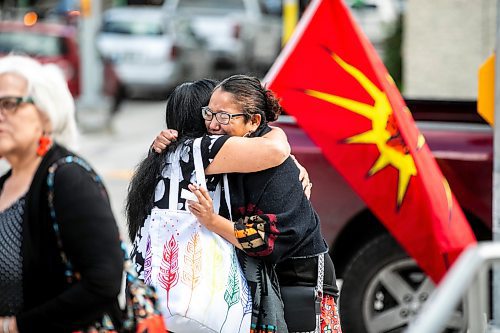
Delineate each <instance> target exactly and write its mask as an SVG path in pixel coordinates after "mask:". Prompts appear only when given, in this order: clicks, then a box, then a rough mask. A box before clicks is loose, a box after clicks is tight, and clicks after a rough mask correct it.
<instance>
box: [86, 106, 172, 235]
mask: <svg viewBox="0 0 500 333" xmlns="http://www.w3.org/2000/svg"><path fill="white" fill-rule="evenodd" d="M164 110H165V102H164V101H143V100H132V101H125V102H124V103H123V105H122V106H121V109H120V111H119V113H117V114H116V115H115V117H114V119H113V120H112V123H111V126H110V127H109V128H108V127H107V126H106V125H105V123H106V116H105V115H103V114H102V113H97V112H90V111H86V112H83V111H82V112H81V113H80V114H79V117H78V118H79V126H80V131H81V138H80V149H79V150H78V153H79V154H80V155H81V156H82V157H84V158H85V159H87V160H88V162H89V163H90V164H91V165H92V166H93V167H94V169H95V170H96V171H97V173H98V174H100V175H101V176H102V177H103V179H104V183H105V185H106V187H107V189H108V192H109V195H110V198H111V205H112V209H113V212H114V214H115V217H116V220H117V222H118V225H119V228H120V233H121V235H122V239H124V240H127V241H128V236H127V231H126V220H125V214H124V212H125V210H124V208H125V198H126V194H127V186H128V184H129V181H130V177H131V176H132V173H133V170H134V169H135V167H136V165H137V164H138V163H139V162H140V161H141V159H142V158H144V157H145V156H146V154H147V151H148V147H149V146H150V144H151V143H152V142H153V140H154V138H155V136H156V135H157V134H158V132H159V131H160V130H161V129H162V128H163V127H164V124H165V120H164V119H165V117H164Z"/></svg>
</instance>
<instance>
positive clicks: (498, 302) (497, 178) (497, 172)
mask: <svg viewBox="0 0 500 333" xmlns="http://www.w3.org/2000/svg"><path fill="white" fill-rule="evenodd" d="M499 54H500V0H497V15H496V40H495V55H496V56H495V120H496V123H495V125H494V127H493V128H494V139H493V140H494V141H493V241H495V242H500V126H498V124H499V123H500V122H499V119H500V84H497V82H499V80H500V79H499V78H500V56H499ZM492 297H493V300H492V305H493V325H495V327H499V326H500V267H499V266H497V265H495V266H494V268H493V292H492Z"/></svg>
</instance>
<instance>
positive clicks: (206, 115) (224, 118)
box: [201, 106, 247, 125]
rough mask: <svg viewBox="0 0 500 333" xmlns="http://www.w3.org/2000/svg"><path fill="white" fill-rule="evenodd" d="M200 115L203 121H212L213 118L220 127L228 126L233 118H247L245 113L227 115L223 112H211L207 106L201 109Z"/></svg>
mask: <svg viewBox="0 0 500 333" xmlns="http://www.w3.org/2000/svg"><path fill="white" fill-rule="evenodd" d="M201 114H202V115H203V119H205V120H212V118H213V117H214V116H215V119H216V120H217V121H218V122H219V124H221V125H228V124H229V122H230V121H231V119H233V118H234V117H239V116H245V117H246V116H247V114H246V113H228V112H225V111H220V112H213V111H212V110H210V108H209V107H208V106H204V107H202V108H201Z"/></svg>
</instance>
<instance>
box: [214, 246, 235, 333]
mask: <svg viewBox="0 0 500 333" xmlns="http://www.w3.org/2000/svg"><path fill="white" fill-rule="evenodd" d="M231 259H232V260H231V269H230V270H229V278H228V281H227V288H226V291H225V292H224V301H226V303H227V312H226V318H224V322H223V323H222V326H221V328H220V331H219V332H222V328H223V327H224V324H225V323H226V320H227V315H228V314H229V309H231V307H232V306H233V305H235V304H236V303H238V301H239V300H240V286H239V284H240V281H239V279H238V275H239V274H238V266H237V259H236V252H234V251H233V253H232V255H231Z"/></svg>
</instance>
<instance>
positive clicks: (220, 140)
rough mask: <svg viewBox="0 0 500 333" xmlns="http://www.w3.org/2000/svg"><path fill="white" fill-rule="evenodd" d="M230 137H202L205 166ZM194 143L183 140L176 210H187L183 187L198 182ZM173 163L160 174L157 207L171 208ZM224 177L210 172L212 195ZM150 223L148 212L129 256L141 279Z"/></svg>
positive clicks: (155, 199) (155, 204) (146, 263)
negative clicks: (170, 193) (171, 167)
mask: <svg viewBox="0 0 500 333" xmlns="http://www.w3.org/2000/svg"><path fill="white" fill-rule="evenodd" d="M228 138H229V136H227V135H223V136H221V135H205V136H203V138H202V140H201V157H202V161H203V167H204V168H207V167H208V165H209V164H210V163H212V161H213V159H214V158H215V156H216V155H217V153H218V152H219V150H220V148H221V147H222V146H223V145H224V142H226V140H227V139H228ZM193 142H194V139H186V140H185V141H183V142H182V143H181V145H182V146H181V147H180V148H178V149H180V156H179V158H180V166H181V175H180V177H179V201H178V206H177V209H180V210H186V206H185V203H186V200H185V199H183V198H181V197H180V192H181V190H182V189H186V190H188V191H189V189H188V185H189V184H191V183H193V184H194V183H196V173H195V168H194V159H193ZM167 160H168V156H167ZM169 175H170V163H168V162H167V163H166V165H165V167H164V168H163V170H162V172H161V175H159V178H160V179H159V181H158V184H157V185H156V189H155V195H154V207H158V208H161V209H167V208H168V202H169V190H170V178H169ZM221 179H222V175H207V178H206V182H207V189H208V191H209V192H210V194H211V195H213V192H214V191H215V188H216V186H217V184H218V183H219V181H220V180H221ZM149 224H150V216H149V215H148V216H147V217H146V219H145V220H144V223H143V225H142V227H141V228H140V229H139V231H138V233H137V235H136V236H135V239H134V242H133V246H132V252H131V254H130V257H131V259H132V262H133V263H134V265H135V269H136V271H137V273H138V274H139V278H140V279H142V280H144V279H145V277H144V266H145V265H148V264H149V263H148V262H145V261H144V258H146V253H147V251H148V250H150V239H149V237H147V236H148V230H149Z"/></svg>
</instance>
